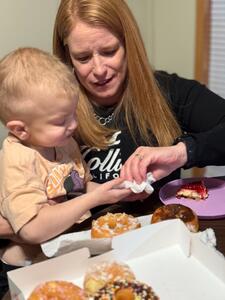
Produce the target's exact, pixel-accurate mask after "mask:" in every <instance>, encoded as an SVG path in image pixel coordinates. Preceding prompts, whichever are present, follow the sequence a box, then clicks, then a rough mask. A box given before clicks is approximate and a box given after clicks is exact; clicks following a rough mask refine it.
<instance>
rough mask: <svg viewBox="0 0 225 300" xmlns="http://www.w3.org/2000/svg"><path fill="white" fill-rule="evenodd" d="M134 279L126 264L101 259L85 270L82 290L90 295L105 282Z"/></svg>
mask: <svg viewBox="0 0 225 300" xmlns="http://www.w3.org/2000/svg"><path fill="white" fill-rule="evenodd" d="M134 279H135V275H134V273H133V271H132V270H131V269H130V267H129V266H128V265H126V264H124V263H119V262H115V261H112V262H108V261H103V262H101V263H98V264H95V265H93V266H91V267H90V268H89V269H88V270H87V272H86V274H85V277H84V291H85V292H86V293H87V294H88V295H89V296H92V295H94V294H95V293H96V292H97V291H98V290H100V289H101V288H103V287H104V286H105V285H106V284H107V283H110V282H114V281H121V280H127V281H130V280H134Z"/></svg>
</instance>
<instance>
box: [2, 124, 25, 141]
mask: <svg viewBox="0 0 225 300" xmlns="http://www.w3.org/2000/svg"><path fill="white" fill-rule="evenodd" d="M6 127H7V128H8V130H9V131H10V132H11V133H12V134H13V135H15V136H16V137H17V138H18V139H19V140H21V141H26V140H27V139H28V138H29V136H30V135H29V132H28V130H27V126H26V124H25V123H24V122H23V121H19V120H14V121H9V122H8V123H7V124H6Z"/></svg>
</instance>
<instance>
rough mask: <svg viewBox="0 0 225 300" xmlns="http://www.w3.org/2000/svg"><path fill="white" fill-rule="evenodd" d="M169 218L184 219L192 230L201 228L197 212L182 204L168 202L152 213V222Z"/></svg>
mask: <svg viewBox="0 0 225 300" xmlns="http://www.w3.org/2000/svg"><path fill="white" fill-rule="evenodd" d="M169 219H180V220H182V221H183V222H184V223H185V225H186V226H187V227H188V229H189V230H190V231H192V232H197V231H198V229H199V223H198V217H197V215H196V213H195V212H194V211H193V210H192V209H191V208H189V207H187V206H184V205H182V204H167V205H164V206H161V207H159V208H157V209H156V210H155V211H154V213H153V215H152V219H151V223H152V224H153V223H158V222H160V221H164V220H169Z"/></svg>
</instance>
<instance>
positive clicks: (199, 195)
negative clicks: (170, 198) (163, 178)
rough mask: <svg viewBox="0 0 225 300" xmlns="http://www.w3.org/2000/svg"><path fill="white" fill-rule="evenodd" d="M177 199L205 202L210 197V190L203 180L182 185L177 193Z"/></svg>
mask: <svg viewBox="0 0 225 300" xmlns="http://www.w3.org/2000/svg"><path fill="white" fill-rule="evenodd" d="M176 197H177V198H189V199H194V200H205V199H206V198H207V197H208V189H207V187H206V186H205V183H204V181H203V180H200V181H195V182H190V183H186V184H184V185H182V186H181V187H180V188H179V190H178V191H177V192H176Z"/></svg>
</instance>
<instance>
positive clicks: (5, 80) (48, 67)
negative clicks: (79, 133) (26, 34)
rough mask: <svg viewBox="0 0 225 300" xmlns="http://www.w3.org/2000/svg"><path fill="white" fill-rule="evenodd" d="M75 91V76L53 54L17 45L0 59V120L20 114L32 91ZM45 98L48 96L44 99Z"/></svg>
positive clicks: (5, 121) (46, 92)
mask: <svg viewBox="0 0 225 300" xmlns="http://www.w3.org/2000/svg"><path fill="white" fill-rule="evenodd" d="M34 89H36V90H37V89H38V91H40V92H41V93H43V94H46V96H47V95H49V93H53V95H55V94H58V93H62V94H63V95H65V96H69V97H74V96H77V95H78V90H77V84H76V79H75V77H74V75H73V74H72V73H71V71H70V70H69V69H68V67H67V66H65V64H63V63H62V62H60V60H59V59H58V58H56V57H55V56H53V55H51V54H49V53H47V52H45V51H42V50H40V49H36V48H19V49H17V50H15V51H13V52H11V53H9V54H8V55H6V56H5V57H4V58H3V59H2V60H1V61H0V120H1V121H2V123H3V124H6V123H7V122H9V121H11V120H14V119H15V118H21V117H22V116H23V115H24V114H26V112H27V110H26V109H27V107H28V106H29V103H30V102H31V100H32V91H34ZM46 100H47V99H46Z"/></svg>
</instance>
